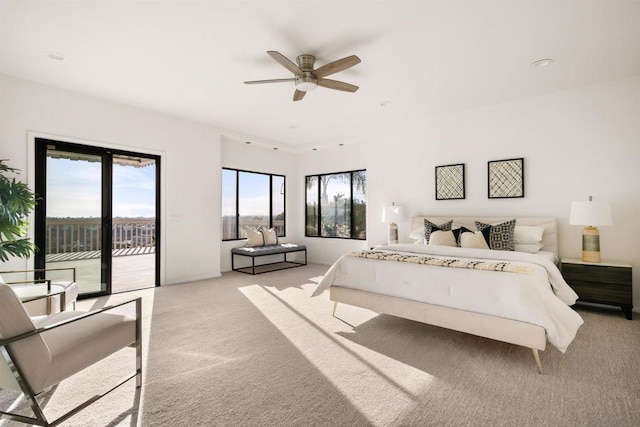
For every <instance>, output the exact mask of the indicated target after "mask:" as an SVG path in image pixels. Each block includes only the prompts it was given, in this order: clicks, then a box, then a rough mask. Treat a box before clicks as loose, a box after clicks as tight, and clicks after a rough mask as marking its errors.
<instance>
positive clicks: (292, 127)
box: [289, 125, 298, 129]
mask: <svg viewBox="0 0 640 427" xmlns="http://www.w3.org/2000/svg"><path fill="white" fill-rule="evenodd" d="M289 129H298V126H296V125H291V126H289Z"/></svg>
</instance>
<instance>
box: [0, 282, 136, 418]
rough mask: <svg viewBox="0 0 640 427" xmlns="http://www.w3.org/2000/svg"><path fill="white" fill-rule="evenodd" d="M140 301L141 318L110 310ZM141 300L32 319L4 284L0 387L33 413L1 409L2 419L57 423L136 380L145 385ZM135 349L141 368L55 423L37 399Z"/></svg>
mask: <svg viewBox="0 0 640 427" xmlns="http://www.w3.org/2000/svg"><path fill="white" fill-rule="evenodd" d="M130 303H135V306H136V317H135V318H132V317H129V316H125V315H121V314H113V313H108V311H111V310H113V309H114V308H116V307H121V306H123V305H125V304H130ZM141 309H142V300H141V298H137V299H135V300H131V301H127V302H124V303H121V304H116V305H113V306H108V307H104V308H102V309H100V310H95V311H90V312H79V311H64V312H60V313H57V314H53V315H51V316H47V317H43V318H40V319H37V320H36V321H34V320H32V319H31V318H30V317H29V314H28V313H27V311H26V310H25V307H24V305H23V304H22V302H21V301H20V299H19V298H18V296H17V295H16V294H15V292H14V291H13V290H12V289H11V287H10V286H8V285H6V284H0V388H4V389H13V390H18V391H21V392H22V393H23V394H24V397H25V399H26V400H27V402H28V403H29V406H30V407H31V410H32V411H33V414H34V416H33V417H28V416H25V415H20V414H16V413H11V412H4V411H0V418H3V417H5V418H8V419H12V420H15V421H20V422H24V423H30V424H34V425H39V426H53V425H57V424H58V423H60V422H62V421H64V420H66V419H67V418H69V417H71V416H72V415H74V414H76V413H77V412H79V411H80V410H82V409H84V408H86V407H87V406H89V405H90V404H91V403H93V402H95V401H96V400H98V399H99V398H101V397H103V396H104V395H106V394H107V393H109V392H111V391H113V390H114V389H116V388H117V387H119V386H121V385H123V384H124V383H125V382H127V381H129V380H131V379H133V378H136V387H137V388H140V387H141V386H142V333H141V331H142V330H141ZM125 347H135V349H136V372H135V373H134V374H132V375H130V376H129V377H127V378H126V379H124V380H123V381H122V382H120V383H118V384H117V385H116V386H114V387H112V388H111V389H110V390H108V391H107V392H105V393H102V394H98V395H96V396H92V397H91V398H89V399H88V400H86V401H85V402H84V403H82V404H81V405H79V406H78V407H76V408H74V409H72V410H71V411H69V412H67V413H66V414H64V415H62V416H61V417H59V418H58V419H56V420H54V421H48V420H47V418H46V416H45V414H44V410H43V408H42V407H41V406H40V404H39V403H38V399H37V398H38V397H39V395H41V393H43V392H45V391H46V390H48V389H49V388H51V387H53V386H55V385H56V384H58V383H60V382H61V381H62V380H64V379H66V378H69V377H70V376H72V375H75V374H77V373H78V372H80V371H81V370H83V369H85V368H87V367H89V366H91V365H93V364H95V363H97V362H99V361H100V360H102V359H104V358H106V357H107V356H110V355H111V354H113V353H115V352H117V351H119V350H121V349H123V348H125Z"/></svg>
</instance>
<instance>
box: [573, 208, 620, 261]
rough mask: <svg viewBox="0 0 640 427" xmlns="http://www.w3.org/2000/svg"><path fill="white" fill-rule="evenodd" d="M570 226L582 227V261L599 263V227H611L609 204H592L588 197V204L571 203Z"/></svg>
mask: <svg viewBox="0 0 640 427" xmlns="http://www.w3.org/2000/svg"><path fill="white" fill-rule="evenodd" d="M569 224H571V225H583V226H585V227H584V231H583V232H582V261H584V262H594V263H597V262H600V232H599V231H598V228H597V227H599V226H606V225H613V221H612V219H611V203H609V202H594V201H592V197H591V196H589V201H588V202H571V216H570V218H569Z"/></svg>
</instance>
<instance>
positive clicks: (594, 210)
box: [569, 202, 613, 227]
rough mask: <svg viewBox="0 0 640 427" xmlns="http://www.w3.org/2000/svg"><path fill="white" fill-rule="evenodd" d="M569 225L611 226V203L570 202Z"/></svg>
mask: <svg viewBox="0 0 640 427" xmlns="http://www.w3.org/2000/svg"><path fill="white" fill-rule="evenodd" d="M569 224H571V225H586V226H589V225H591V226H594V227H599V226H603V225H613V220H612V218H611V203H609V202H571V216H570V218H569Z"/></svg>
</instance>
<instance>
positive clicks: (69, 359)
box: [35, 311, 136, 390]
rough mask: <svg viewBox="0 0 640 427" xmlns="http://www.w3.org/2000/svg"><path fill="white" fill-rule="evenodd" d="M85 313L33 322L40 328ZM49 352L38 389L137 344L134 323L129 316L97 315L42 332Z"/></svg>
mask: <svg viewBox="0 0 640 427" xmlns="http://www.w3.org/2000/svg"><path fill="white" fill-rule="evenodd" d="M82 314H84V312H80V311H65V312H62V313H57V314H54V315H51V316H48V317H44V318H41V319H38V320H36V321H35V324H36V326H38V327H43V326H47V325H52V324H54V323H58V322H61V321H65V320H68V319H71V318H73V317H77V316H78V315H82ZM42 337H43V339H44V341H45V342H46V343H47V346H48V348H49V350H50V351H51V358H52V362H51V366H50V367H49V372H48V375H47V377H46V378H43V379H42V380H41V381H40V382H38V383H37V388H38V389H39V390H46V389H47V388H49V387H51V386H53V385H55V384H57V383H59V382H60V381H62V380H64V379H65V378H68V377H70V376H71V375H74V374H76V373H78V372H80V371H81V370H83V369H85V368H87V367H89V366H91V365H93V364H94V363H96V362H98V361H100V360H102V359H104V358H105V357H107V356H109V355H111V354H113V353H115V352H117V351H118V350H120V349H122V348H124V347H127V346H129V345H131V344H133V343H134V342H135V341H136V320H135V319H134V318H131V317H129V316H124V315H119V314H111V313H99V314H96V315H93V316H90V317H87V318H85V319H81V320H78V321H77V322H73V323H70V324H68V325H64V326H61V327H59V328H56V329H53V330H50V331H47V332H44V333H43V334H42Z"/></svg>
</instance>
